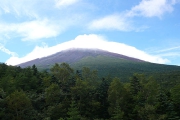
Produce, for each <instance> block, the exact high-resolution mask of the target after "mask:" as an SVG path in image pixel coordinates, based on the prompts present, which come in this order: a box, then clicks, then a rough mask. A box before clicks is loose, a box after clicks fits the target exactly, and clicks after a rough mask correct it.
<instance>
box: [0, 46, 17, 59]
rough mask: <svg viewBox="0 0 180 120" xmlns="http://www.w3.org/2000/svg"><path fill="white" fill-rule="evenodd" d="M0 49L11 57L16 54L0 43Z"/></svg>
mask: <svg viewBox="0 0 180 120" xmlns="http://www.w3.org/2000/svg"><path fill="white" fill-rule="evenodd" d="M0 50H1V51H2V52H4V53H6V54H8V55H11V56H12V57H16V56H17V54H16V53H15V52H11V51H10V50H8V49H7V48H5V47H4V46H3V45H2V44H1V43H0Z"/></svg>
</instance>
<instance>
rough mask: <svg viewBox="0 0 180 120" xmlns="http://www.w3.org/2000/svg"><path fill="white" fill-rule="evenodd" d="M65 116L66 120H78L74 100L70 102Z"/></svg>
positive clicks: (78, 114) (77, 111)
mask: <svg viewBox="0 0 180 120" xmlns="http://www.w3.org/2000/svg"><path fill="white" fill-rule="evenodd" d="M67 114H68V116H69V117H68V118H67V120H80V118H81V116H80V113H79V110H78V108H77V106H76V103H75V101H74V100H72V102H71V104H70V108H69V109H68V113H67Z"/></svg>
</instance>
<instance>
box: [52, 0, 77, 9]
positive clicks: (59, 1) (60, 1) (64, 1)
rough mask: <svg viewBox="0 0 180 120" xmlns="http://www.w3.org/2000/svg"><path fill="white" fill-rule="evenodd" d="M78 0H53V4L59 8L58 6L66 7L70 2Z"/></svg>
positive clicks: (73, 2)
mask: <svg viewBox="0 0 180 120" xmlns="http://www.w3.org/2000/svg"><path fill="white" fill-rule="evenodd" d="M78 1H80V0H55V6H56V7H58V8H60V7H66V6H69V5H72V4H75V3H77V2H78Z"/></svg>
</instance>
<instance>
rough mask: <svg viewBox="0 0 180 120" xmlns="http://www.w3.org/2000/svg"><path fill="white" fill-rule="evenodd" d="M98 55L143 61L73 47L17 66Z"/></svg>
mask: <svg viewBox="0 0 180 120" xmlns="http://www.w3.org/2000/svg"><path fill="white" fill-rule="evenodd" d="M98 56H105V57H113V58H118V59H119V60H121V59H123V60H128V61H132V62H143V61H142V60H140V59H136V58H132V57H128V56H125V55H121V54H117V53H112V52H108V51H104V50H100V49H85V48H84V49H83V48H74V49H67V50H63V51H61V52H58V53H56V54H53V55H50V56H47V57H43V58H38V59H34V60H31V61H28V62H25V63H22V64H19V66H21V67H28V66H32V65H34V64H35V65H37V66H49V65H54V64H55V63H63V62H66V63H68V64H73V63H75V62H78V61H80V60H81V59H83V58H87V57H98ZM102 62H103V61H102Z"/></svg>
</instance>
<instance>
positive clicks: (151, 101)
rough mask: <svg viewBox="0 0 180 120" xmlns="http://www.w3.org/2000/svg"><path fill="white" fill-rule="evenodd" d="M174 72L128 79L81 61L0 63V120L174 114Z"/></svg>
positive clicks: (151, 119) (168, 117) (178, 97)
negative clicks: (42, 65) (77, 65)
mask: <svg viewBox="0 0 180 120" xmlns="http://www.w3.org/2000/svg"><path fill="white" fill-rule="evenodd" d="M179 75H180V74H179V72H175V71H173V72H172V73H171V72H169V73H168V74H167V73H157V74H152V75H145V74H140V73H134V74H132V75H131V76H129V81H127V82H122V81H124V80H122V78H121V77H113V78H112V77H110V76H109V75H106V76H104V77H99V75H98V71H96V70H92V69H90V68H87V67H83V68H82V69H81V70H73V69H72V68H71V67H70V66H69V65H68V64H66V63H62V64H55V65H54V66H53V67H52V68H51V69H50V71H48V72H47V71H38V69H37V68H36V66H35V65H33V66H32V67H27V68H21V67H15V66H8V65H6V64H0V119H1V120H179V119H180V92H179V91H180V76H179Z"/></svg>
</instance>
